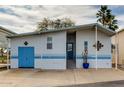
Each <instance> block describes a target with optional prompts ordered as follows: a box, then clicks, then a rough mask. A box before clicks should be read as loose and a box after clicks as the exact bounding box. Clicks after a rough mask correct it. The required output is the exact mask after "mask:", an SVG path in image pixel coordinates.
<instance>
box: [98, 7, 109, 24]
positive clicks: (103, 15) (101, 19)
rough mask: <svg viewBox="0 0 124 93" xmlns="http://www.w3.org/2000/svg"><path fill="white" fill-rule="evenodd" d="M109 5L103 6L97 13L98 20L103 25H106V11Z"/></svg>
mask: <svg viewBox="0 0 124 93" xmlns="http://www.w3.org/2000/svg"><path fill="white" fill-rule="evenodd" d="M107 9H108V7H107V6H101V9H100V10H99V11H98V13H97V14H96V16H97V18H98V20H97V22H100V23H102V24H103V26H106V11H107Z"/></svg>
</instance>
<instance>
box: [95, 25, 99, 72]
mask: <svg viewBox="0 0 124 93" xmlns="http://www.w3.org/2000/svg"><path fill="white" fill-rule="evenodd" d="M97 39H98V37H97V24H96V25H95V42H96V43H95V44H96V48H95V49H96V55H95V58H96V60H95V62H96V70H97V68H98V67H97V61H98V59H97V55H98V53H97V41H98V40H97Z"/></svg>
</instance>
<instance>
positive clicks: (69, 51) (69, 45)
mask: <svg viewBox="0 0 124 93" xmlns="http://www.w3.org/2000/svg"><path fill="white" fill-rule="evenodd" d="M67 59H73V43H67Z"/></svg>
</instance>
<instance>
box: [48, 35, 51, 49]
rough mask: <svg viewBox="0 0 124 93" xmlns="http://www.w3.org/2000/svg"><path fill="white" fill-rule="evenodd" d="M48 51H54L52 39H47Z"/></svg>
mask: <svg viewBox="0 0 124 93" xmlns="http://www.w3.org/2000/svg"><path fill="white" fill-rule="evenodd" d="M47 49H52V37H47Z"/></svg>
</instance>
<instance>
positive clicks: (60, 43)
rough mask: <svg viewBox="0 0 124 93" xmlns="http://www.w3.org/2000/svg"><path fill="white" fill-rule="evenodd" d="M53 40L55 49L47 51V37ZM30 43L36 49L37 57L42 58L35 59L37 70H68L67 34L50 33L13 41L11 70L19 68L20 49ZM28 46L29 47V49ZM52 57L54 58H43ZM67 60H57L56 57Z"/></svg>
mask: <svg viewBox="0 0 124 93" xmlns="http://www.w3.org/2000/svg"><path fill="white" fill-rule="evenodd" d="M48 36H50V37H52V38H53V49H51V50H48V49H47V46H46V45H47V37H48ZM25 41H28V43H29V44H28V46H31V47H34V50H35V56H41V58H38V59H37V58H35V66H34V67H35V68H41V69H66V32H57V33H49V34H43V35H36V36H26V37H21V38H13V39H11V56H12V58H11V68H18V58H13V57H18V47H22V46H24V47H25V45H24V42H25ZM28 46H27V47H28ZM44 55H45V56H47V57H49V56H52V57H54V58H49V59H47V58H43V56H44ZM58 56H59V57H62V56H63V57H65V58H57V59H56V58H55V57H58Z"/></svg>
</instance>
